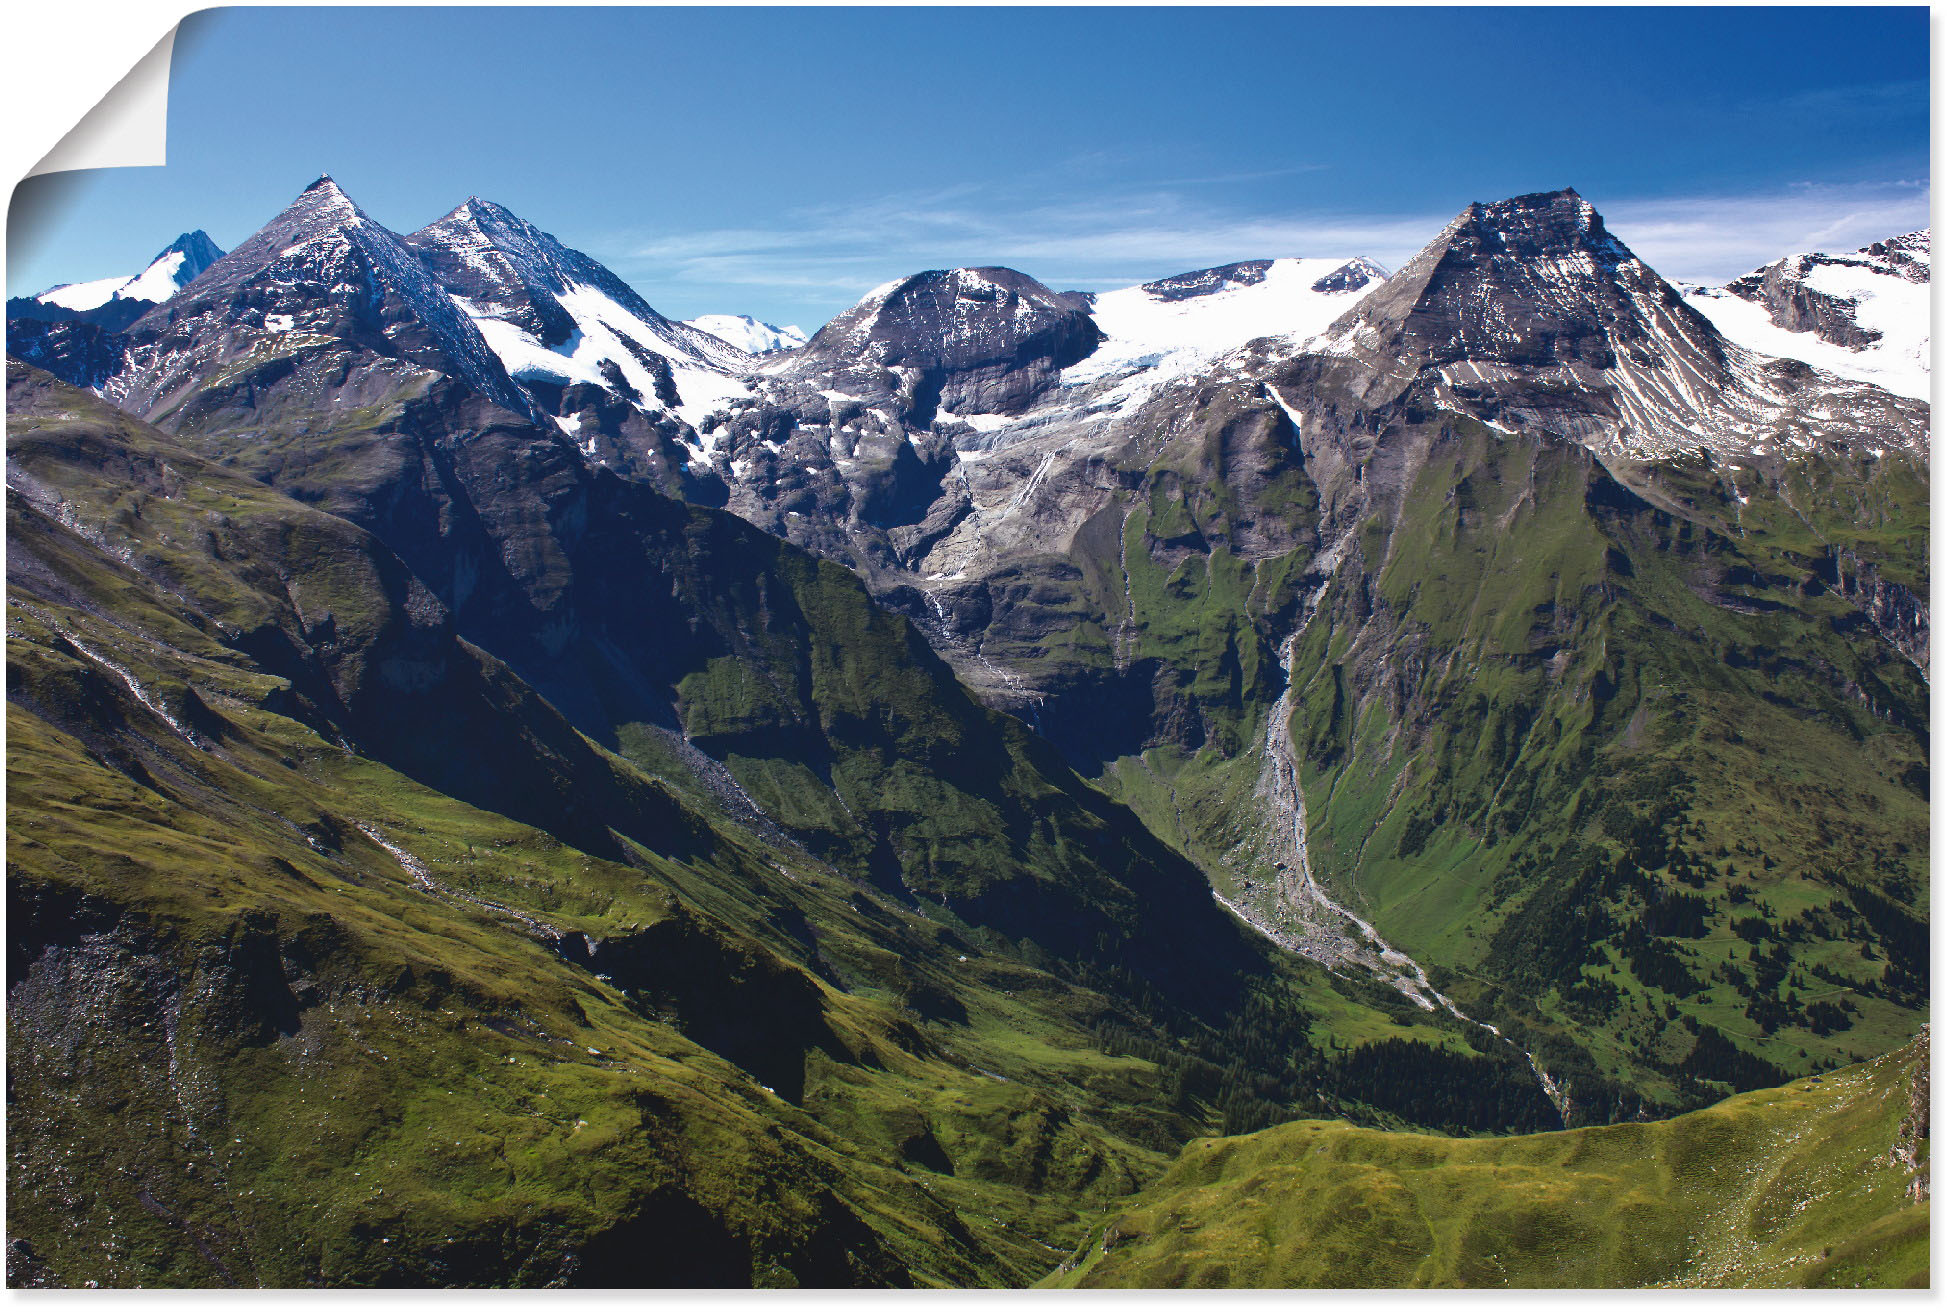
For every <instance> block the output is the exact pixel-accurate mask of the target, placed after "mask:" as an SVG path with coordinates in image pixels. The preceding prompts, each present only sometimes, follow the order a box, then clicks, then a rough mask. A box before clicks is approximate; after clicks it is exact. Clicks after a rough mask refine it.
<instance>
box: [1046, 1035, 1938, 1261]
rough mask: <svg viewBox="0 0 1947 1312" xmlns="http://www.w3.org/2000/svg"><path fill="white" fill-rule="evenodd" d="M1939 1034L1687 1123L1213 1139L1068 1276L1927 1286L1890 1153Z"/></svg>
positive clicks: (1110, 1227) (1902, 1137) (1923, 1153)
mask: <svg viewBox="0 0 1947 1312" xmlns="http://www.w3.org/2000/svg"><path fill="white" fill-rule="evenodd" d="M1926 1053H1927V1050H1926V1044H1925V1042H1924V1040H1922V1041H1918V1042H1915V1043H1912V1044H1909V1045H1907V1046H1906V1047H1904V1048H1902V1049H1900V1050H1898V1051H1896V1052H1894V1053H1891V1054H1889V1055H1887V1056H1885V1057H1881V1058H1879V1059H1877V1060H1875V1061H1873V1062H1870V1063H1867V1064H1865V1065H1861V1066H1852V1067H1847V1068H1845V1069H1843V1070H1840V1071H1836V1072H1833V1073H1831V1074H1828V1075H1826V1076H1824V1077H1822V1078H1821V1079H1820V1080H1819V1081H1818V1082H1817V1083H1809V1082H1805V1081H1794V1082H1793V1083H1792V1084H1791V1085H1788V1086H1786V1087H1784V1088H1778V1089H1767V1090H1762V1091H1758V1092H1752V1093H1746V1094H1741V1095H1738V1096H1736V1097H1733V1098H1730V1099H1728V1100H1726V1101H1724V1102H1721V1103H1718V1104H1716V1105H1715V1106H1712V1107H1709V1108H1705V1109H1703V1110H1700V1111H1695V1112H1690V1113H1687V1114H1685V1115H1683V1116H1679V1117H1677V1118H1675V1119H1673V1120H1668V1121H1660V1122H1652V1123H1648V1124H1622V1125H1613V1126H1601V1127H1592V1128H1587V1129H1579V1130H1569V1131H1562V1132H1558V1133H1554V1134H1538V1135H1527V1136H1522V1137H1518V1138H1505V1139H1442V1138H1435V1137H1431V1136H1426V1135H1411V1134H1389V1133H1385V1132H1381V1131H1375V1130H1365V1129H1358V1128H1354V1127H1351V1126H1347V1125H1343V1124H1335V1123H1331V1122H1324V1121H1300V1122H1296V1123H1293V1124H1290V1125H1283V1126H1278V1127H1276V1128H1274V1129H1270V1130H1264V1131H1260V1132H1259V1133H1257V1134H1253V1135H1249V1136H1245V1137H1243V1138H1237V1139H1209V1140H1200V1141H1198V1142H1196V1143H1193V1144H1191V1145H1189V1146H1188V1147H1187V1148H1185V1149H1184V1151H1183V1154H1182V1156H1181V1157H1180V1158H1179V1159H1178V1161H1177V1163H1176V1165H1174V1166H1173V1167H1171V1168H1170V1170H1169V1172H1168V1173H1167V1174H1166V1175H1165V1176H1164V1177H1163V1178H1162V1179H1161V1180H1159V1181H1157V1182H1156V1183H1155V1184H1153V1185H1151V1186H1150V1187H1149V1188H1148V1189H1146V1190H1145V1191H1144V1192H1143V1194H1142V1195H1141V1196H1140V1197H1139V1199H1138V1200H1137V1202H1136V1204H1135V1205H1134V1206H1130V1207H1126V1208H1122V1209H1119V1210H1118V1211H1117V1213H1116V1214H1115V1216H1114V1217H1113V1219H1111V1220H1105V1221H1104V1222H1100V1223H1098V1224H1097V1226H1096V1228H1095V1230H1094V1231H1093V1232H1092V1233H1091V1234H1090V1237H1089V1240H1088V1242H1087V1244H1086V1245H1085V1247H1084V1249H1083V1253H1084V1256H1083V1257H1082V1258H1081V1260H1080V1261H1079V1262H1078V1263H1076V1264H1075V1265H1073V1266H1072V1267H1071V1268H1069V1269H1066V1270H1064V1271H1063V1272H1061V1273H1060V1274H1058V1275H1057V1276H1056V1277H1054V1278H1052V1279H1051V1280H1050V1282H1049V1283H1051V1284H1055V1285H1059V1286H1063V1287H1084V1288H1129V1287H1158V1286H1161V1287H1183V1286H1189V1287H1212V1286H1325V1287H1399V1286H1413V1287H1427V1286H1442V1287H1491V1286H1514V1287H1582V1288H1590V1287H1641V1286H1649V1285H1677V1286H1708V1287H1777V1286H1823V1287H1833V1286H1874V1287H1885V1286H1896V1287H1897V1286H1909V1287H1912V1286H1920V1287H1924V1286H1925V1285H1926V1284H1927V1282H1928V1238H1927V1222H1928V1212H1929V1209H1928V1205H1927V1203H1926V1202H1925V1201H1924V1200H1922V1201H1918V1202H1915V1201H1913V1197H1912V1195H1911V1193H1910V1184H1911V1182H1913V1180H1914V1178H1915V1174H1916V1173H1915V1170H1914V1169H1913V1167H1912V1165H1911V1164H1910V1162H1909V1161H1905V1160H1900V1159H1899V1158H1897V1157H1896V1156H1895V1154H1894V1149H1895V1146H1896V1144H1904V1145H1905V1146H1906V1147H1907V1149H1908V1151H1909V1152H1910V1153H1913V1154H1917V1161H1918V1162H1919V1163H1920V1164H1921V1166H1920V1171H1921V1174H1922V1178H1924V1170H1925V1163H1926V1160H1927V1139H1926V1137H1925V1131H1924V1128H1922V1129H1921V1130H1920V1131H1919V1135H1918V1137H1917V1139H1916V1138H1915V1136H1914V1134H1913V1129H1914V1127H1913V1124H1912V1123H1911V1122H1910V1121H1909V1119H1908V1118H1909V1117H1910V1115H1911V1113H1912V1111H1913V1110H1914V1106H1915V1104H1914V1102H1913V1098H1912V1092H1913V1085H1914V1081H1915V1079H1916V1077H1919V1078H1920V1079H1921V1081H1922V1083H1921V1085H1920V1092H1919V1102H1918V1107H1919V1109H1920V1110H1921V1112H1922V1114H1924V1109H1925V1106H1926V1094H1925V1083H1924V1075H1925V1063H1926V1060H1927V1055H1926Z"/></svg>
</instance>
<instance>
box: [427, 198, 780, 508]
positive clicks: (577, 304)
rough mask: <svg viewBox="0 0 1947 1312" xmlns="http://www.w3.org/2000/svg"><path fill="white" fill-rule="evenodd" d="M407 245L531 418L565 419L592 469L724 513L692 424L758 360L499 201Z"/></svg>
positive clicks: (455, 214) (471, 204) (473, 205)
mask: <svg viewBox="0 0 1947 1312" xmlns="http://www.w3.org/2000/svg"><path fill="white" fill-rule="evenodd" d="M405 240H406V243H407V245H408V246H409V247H410V248H411V249H412V250H413V252H414V253H415V254H417V255H418V256H419V257H420V259H422V260H423V261H424V262H425V265H426V267H427V269H428V271H429V272H430V273H431V274H432V276H433V278H434V279H435V280H436V281H437V282H438V284H439V285H440V287H442V288H443V289H444V290H445V291H446V292H447V294H448V295H449V296H451V297H452V298H453V303H454V304H455V305H456V306H457V307H458V308H459V309H460V310H461V312H462V313H463V314H464V315H465V316H466V318H467V319H468V320H469V321H470V322H471V323H472V325H473V326H474V327H475V328H476V329H478V331H479V332H480V333H481V334H482V335H483V336H484V337H485V339H486V341H487V344H488V346H489V347H490V348H491V349H492V351H493V352H494V354H495V355H496V357H497V358H498V359H499V361H500V363H501V364H502V365H503V366H504V367H505V369H506V370H507V372H508V375H509V376H510V377H511V378H512V379H513V380H514V382H515V384H516V385H517V386H518V387H519V388H520V389H521V391H522V393H523V394H524V395H525V396H526V397H527V398H529V401H530V405H531V409H532V412H533V413H536V414H542V415H548V416H552V417H553V422H554V425H555V426H556V427H557V428H559V429H560V431H561V432H562V433H564V434H565V435H567V436H568V437H570V438H572V439H573V440H574V442H575V444H576V445H577V446H578V447H579V448H580V449H581V452H582V454H583V455H584V456H585V457H586V458H588V459H589V460H590V461H591V462H592V463H595V464H598V465H605V466H609V467H611V468H614V469H616V470H618V471H620V472H623V473H626V474H628V475H630V476H632V477H638V478H644V479H647V480H648V481H650V482H653V483H655V484H656V485H657V486H658V487H661V488H663V489H665V490H667V491H670V492H672V493H675V494H677V495H680V496H683V497H684V498H685V499H687V500H691V501H695V502H699V503H701V504H706V505H717V504H721V503H722V501H723V496H724V494H723V487H722V482H721V480H720V478H719V477H718V476H717V474H716V473H715V472H714V471H712V470H711V469H710V467H709V465H708V464H707V463H706V462H704V461H702V460H700V459H699V458H698V457H699V456H700V454H701V452H700V450H699V448H698V445H697V440H696V434H695V431H694V430H693V429H692V428H691V427H690V423H689V421H691V420H694V419H698V418H700V417H701V416H702V415H703V414H704V413H706V412H707V411H708V410H710V409H712V408H714V407H716V406H717V405H718V404H720V403H721V402H722V400H723V399H724V398H725V397H727V396H733V395H741V394H742V393H743V392H744V390H745V388H744V386H743V384H742V383H741V382H740V381H739V380H740V378H741V375H742V373H743V371H745V370H746V369H747V368H748V367H749V366H750V365H751V360H750V357H749V356H747V355H746V354H745V353H744V352H742V351H740V350H738V349H736V348H734V347H732V346H730V345H728V344H726V343H724V342H722V341H720V340H718V339H717V338H715V337H712V336H711V335H709V334H708V333H705V332H701V331H699V330H697V329H695V328H693V327H691V326H689V325H687V324H682V323H675V322H672V321H670V320H668V319H665V318H664V317H663V316H662V315H660V314H658V313H657V312H656V311H655V309H654V308H652V307H651V306H650V305H649V304H648V303H647V302H645V301H644V300H643V299H642V297H641V296H639V295H638V294H637V293H636V292H635V290H634V289H633V288H631V287H630V286H629V285H628V284H627V283H625V282H623V281H622V280H621V279H620V278H618V277H616V276H615V275H614V274H613V273H611V272H610V271H609V270H608V269H606V268H604V267H603V266H602V265H601V264H599V263H597V262H596V261H594V260H592V259H590V258H589V257H588V256H586V255H584V254H582V253H581V252H580V251H576V250H571V249H569V248H568V247H566V246H564V245H562V244H561V243H560V242H558V241H556V240H555V239H554V238H553V237H552V236H550V235H549V234H547V233H545V232H542V231H541V230H540V229H538V228H536V227H535V226H534V225H532V224H530V223H528V222H527V221H526V220H524V219H522V218H520V217H519V216H518V215H515V214H514V213H512V212H511V211H509V210H508V209H506V208H505V207H503V206H500V205H496V204H494V203H493V202H491V201H485V200H481V199H480V198H479V197H474V198H472V199H470V200H468V201H467V202H466V203H465V204H463V205H461V206H459V207H458V208H456V209H455V210H453V211H452V212H451V213H450V214H448V215H446V216H445V217H444V218H442V219H440V220H438V221H437V222H434V223H431V224H428V225H427V226H426V227H424V228H421V229H420V230H419V231H417V232H415V233H413V234H412V235H411V236H409V237H407V238H406V239H405Z"/></svg>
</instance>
